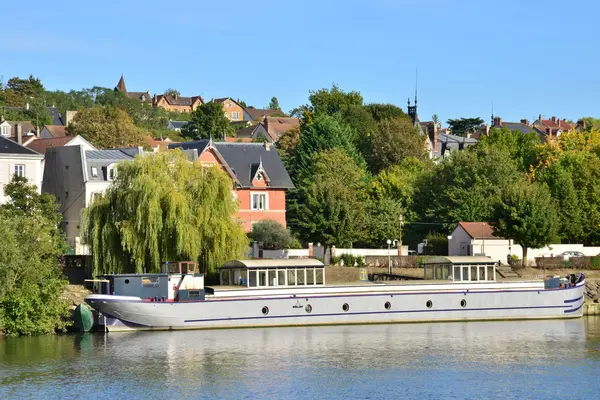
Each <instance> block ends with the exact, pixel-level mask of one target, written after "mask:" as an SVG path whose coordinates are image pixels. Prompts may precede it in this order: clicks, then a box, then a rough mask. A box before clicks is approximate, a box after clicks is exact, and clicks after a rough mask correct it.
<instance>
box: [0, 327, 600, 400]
mask: <svg viewBox="0 0 600 400" xmlns="http://www.w3.org/2000/svg"><path fill="white" fill-rule="evenodd" d="M598 367H600V318H587V319H578V320H560V321H523V322H518V321H516V322H482V323H477V322H471V323H448V324H408V325H364V326H333V327H305V328H274V329H239V330H213V331H185V332H140V333H122V334H118V333H116V334H108V335H91V334H87V335H69V336H54V337H39V338H6V339H4V340H0V397H13V396H15V395H16V394H19V397H21V395H25V397H27V396H31V397H37V395H38V394H41V393H45V394H49V395H50V397H64V395H66V394H67V393H68V397H71V396H73V397H80V396H85V395H89V394H90V393H97V394H100V393H102V394H104V395H107V396H113V397H119V398H123V397H130V398H147V397H163V398H175V397H183V396H186V397H190V398H223V397H225V398H239V397H254V398H294V397H295V398H309V397H321V398H329V397H330V398H340V399H341V398H346V397H356V395H357V394H359V393H362V394H365V396H372V398H378V397H397V396H393V395H390V393H389V391H390V390H397V389H399V388H402V389H403V390H404V392H403V393H405V394H406V395H411V393H412V394H415V395H416V394H424V393H428V394H429V395H430V397H431V396H432V398H440V397H444V398H449V397H450V398H451V397H452V396H454V394H452V393H454V392H455V390H454V389H456V385H466V386H465V387H462V388H461V390H460V392H456V398H469V396H472V398H482V396H483V397H490V396H491V397H503V398H510V397H514V398H518V395H519V392H518V390H516V389H514V387H515V385H514V384H515V382H516V383H520V384H521V386H523V385H524V386H525V387H529V386H531V387H530V389H531V390H533V393H534V396H533V397H532V398H535V393H539V394H540V396H541V395H543V396H545V397H548V395H551V394H552V393H554V392H553V391H552V392H549V390H551V388H552V386H553V385H554V386H557V387H558V385H560V379H563V382H564V379H572V378H574V376H573V374H574V373H578V374H583V375H582V376H581V377H578V379H579V381H586V380H588V381H589V384H590V385H596V388H597V387H598V386H597V385H598V383H596V380H597V379H596V378H595V376H596V374H597V368H598ZM399 377H402V378H401V380H399ZM479 379H484V381H485V382H486V383H485V385H483V386H480V385H473V384H472V383H473V382H479ZM544 379H547V382H546V383H545V385H546V388H545V389H540V388H539V385H534V383H535V382H536V380H538V381H543V380H544ZM557 379H558V381H557ZM432 382H435V385H434V386H431V384H432ZM409 383H410V385H412V386H410V387H411V389H406V387H407V385H408V384H409ZM509 383H510V384H509ZM507 384H509V385H508V386H509V387H512V388H513V389H514V390H516V391H514V390H513V391H511V390H510V388H507V387H505V386H506V385H507ZM588 386H589V385H588ZM519 387H520V386H519ZM418 388H420V389H419V390H420V392H415V390H417V389H418ZM436 388H437V389H436ZM450 389H452V390H450ZM588 389H589V387H584V388H581V389H578V390H581V391H582V392H581V394H584V393H585V392H586V390H588ZM407 390H408V392H406V391H407ZM436 390H437V391H436ZM325 393H327V394H328V395H327V396H325ZM484 394H485V396H484ZM361 396H362V395H361ZM365 396H362V397H365ZM527 396H528V397H530V396H529V395H527ZM418 397H420V396H418ZM425 397H426V396H425ZM545 397H539V398H545ZM592 397H593V396H592Z"/></svg>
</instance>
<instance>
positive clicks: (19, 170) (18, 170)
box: [13, 164, 25, 177]
mask: <svg viewBox="0 0 600 400" xmlns="http://www.w3.org/2000/svg"><path fill="white" fill-rule="evenodd" d="M14 168H15V169H14V171H13V174H14V175H16V176H21V177H24V176H25V165H23V164H15V167H14Z"/></svg>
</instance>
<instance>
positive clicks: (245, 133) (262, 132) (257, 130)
mask: <svg viewBox="0 0 600 400" xmlns="http://www.w3.org/2000/svg"><path fill="white" fill-rule="evenodd" d="M235 134H236V136H237V137H238V138H247V139H251V140H252V139H254V138H257V137H259V136H260V137H263V138H264V139H267V140H269V141H272V139H271V136H270V135H269V132H267V129H266V128H265V126H264V125H263V124H256V125H250V126H247V127H245V128H241V129H238V130H237V131H236V133H235Z"/></svg>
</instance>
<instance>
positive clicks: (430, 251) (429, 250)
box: [423, 233, 448, 256]
mask: <svg viewBox="0 0 600 400" xmlns="http://www.w3.org/2000/svg"><path fill="white" fill-rule="evenodd" d="M423 253H424V254H427V255H431V256H446V255H448V237H447V236H445V235H443V234H441V233H430V234H428V235H427V245H425V248H424V249H423Z"/></svg>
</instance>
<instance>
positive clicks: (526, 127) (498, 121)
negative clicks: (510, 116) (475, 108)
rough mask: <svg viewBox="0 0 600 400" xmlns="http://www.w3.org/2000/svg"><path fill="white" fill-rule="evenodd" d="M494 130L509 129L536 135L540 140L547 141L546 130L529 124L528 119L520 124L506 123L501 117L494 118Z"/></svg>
mask: <svg viewBox="0 0 600 400" xmlns="http://www.w3.org/2000/svg"><path fill="white" fill-rule="evenodd" d="M492 128H508V129H510V130H511V131H520V132H521V133H523V134H527V133H535V134H536V135H538V137H539V138H540V140H546V132H545V130H541V129H539V128H538V127H536V126H535V125H533V124H531V123H529V121H528V120H527V119H522V120H520V121H519V122H505V121H502V118H500V117H494V119H493V123H492Z"/></svg>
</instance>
